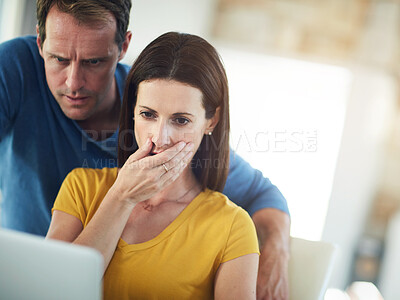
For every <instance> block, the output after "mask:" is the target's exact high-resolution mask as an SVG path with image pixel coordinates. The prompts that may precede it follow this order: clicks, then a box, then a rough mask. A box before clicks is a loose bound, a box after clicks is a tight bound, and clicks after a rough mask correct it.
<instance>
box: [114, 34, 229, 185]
mask: <svg viewBox="0 0 400 300" xmlns="http://www.w3.org/2000/svg"><path fill="white" fill-rule="evenodd" d="M152 79H165V80H174V81H178V82H181V83H184V84H188V85H190V86H192V87H195V88H197V89H199V90H200V91H201V92H202V94H203V107H204V109H205V117H206V119H210V118H212V117H213V116H214V115H215V112H216V109H217V107H219V108H220V112H219V113H220V117H219V122H218V124H217V125H216V127H215V128H214V130H213V134H212V135H211V136H208V135H205V136H204V137H203V140H202V142H201V144H200V147H199V149H198V151H197V153H196V154H195V156H194V158H193V160H192V163H191V168H192V169H193V172H194V174H195V175H196V177H197V179H198V180H199V182H200V184H201V186H202V188H203V189H204V188H206V187H207V188H209V189H212V190H216V191H222V190H223V188H224V186H225V181H226V177H227V176H228V170H229V93H228V81H227V77H226V73H225V69H224V67H223V64H222V62H221V59H220V57H219V55H218V53H217V51H216V50H215V48H214V47H213V46H211V45H210V44H209V43H208V42H207V41H206V40H204V39H202V38H201V37H198V36H196V35H191V34H184V33H177V32H168V33H165V34H163V35H161V36H160V37H158V38H157V39H155V40H154V41H153V42H151V43H150V44H149V45H148V46H147V47H146V48H145V49H144V50H143V51H142V53H141V54H140V55H139V57H138V58H137V59H136V61H135V62H134V64H133V66H132V68H131V70H130V72H129V74H128V77H127V80H126V86H125V92H124V97H123V104H122V109H121V115H120V127H119V128H120V132H119V137H118V144H119V145H118V166H119V167H122V166H123V164H124V163H125V161H126V160H127V159H128V157H129V156H130V155H131V154H132V153H134V152H135V151H136V150H137V148H138V146H137V143H136V140H135V137H134V135H133V128H134V120H133V111H134V108H135V105H136V100H137V91H138V88H139V84H140V83H141V82H142V81H146V80H152Z"/></svg>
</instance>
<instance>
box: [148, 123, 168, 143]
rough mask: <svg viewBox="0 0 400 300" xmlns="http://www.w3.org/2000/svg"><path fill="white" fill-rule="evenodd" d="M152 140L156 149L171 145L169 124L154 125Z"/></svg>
mask: <svg viewBox="0 0 400 300" xmlns="http://www.w3.org/2000/svg"><path fill="white" fill-rule="evenodd" d="M151 140H152V142H153V143H154V145H156V148H163V147H165V146H168V145H169V144H170V129H169V126H168V124H167V122H165V121H160V122H157V124H154V127H153V132H152V137H151Z"/></svg>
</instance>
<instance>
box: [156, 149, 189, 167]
mask: <svg viewBox="0 0 400 300" xmlns="http://www.w3.org/2000/svg"><path fill="white" fill-rule="evenodd" d="M193 147H194V145H193V143H188V144H187V145H186V146H185V148H184V149H182V151H181V152H179V153H178V154H177V155H175V156H174V157H173V158H171V159H170V160H169V161H168V162H166V163H163V164H161V167H163V165H165V166H166V168H167V169H168V170H173V169H174V168H175V167H176V166H177V165H180V164H182V162H183V163H184V164H187V163H188V162H189V161H190V160H191V156H192V154H193Z"/></svg>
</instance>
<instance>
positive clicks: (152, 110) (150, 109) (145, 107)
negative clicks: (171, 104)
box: [139, 105, 156, 112]
mask: <svg viewBox="0 0 400 300" xmlns="http://www.w3.org/2000/svg"><path fill="white" fill-rule="evenodd" d="M139 106H140V107H141V108H144V109H148V110H149V111H151V112H156V111H155V110H154V109H152V108H150V107H147V106H143V105H139Z"/></svg>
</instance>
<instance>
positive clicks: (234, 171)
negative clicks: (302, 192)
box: [223, 149, 289, 216]
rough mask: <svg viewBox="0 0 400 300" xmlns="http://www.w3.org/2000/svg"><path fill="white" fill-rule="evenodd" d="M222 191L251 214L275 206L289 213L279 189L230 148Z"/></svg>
mask: <svg viewBox="0 0 400 300" xmlns="http://www.w3.org/2000/svg"><path fill="white" fill-rule="evenodd" d="M223 193H224V194H225V195H226V196H228V198H229V199H230V200H231V201H233V202H235V203H236V204H237V205H239V206H241V207H243V208H244V209H245V210H247V212H248V213H249V214H250V215H251V216H252V215H253V214H254V213H255V212H256V211H258V210H260V209H263V208H276V209H279V210H281V211H283V212H285V213H287V214H289V209H288V206H287V203H286V199H285V197H283V195H282V193H281V192H280V191H279V189H278V188H277V187H276V186H275V185H273V184H272V183H271V181H270V180H269V179H268V178H265V177H264V176H263V175H262V173H261V172H260V171H259V170H256V169H254V168H252V167H251V166H250V164H249V163H247V162H246V161H244V160H243V158H241V157H240V156H239V155H238V154H236V153H235V152H234V151H233V150H232V149H230V163H229V174H228V179H227V181H226V185H225V188H224V191H223Z"/></svg>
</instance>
